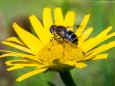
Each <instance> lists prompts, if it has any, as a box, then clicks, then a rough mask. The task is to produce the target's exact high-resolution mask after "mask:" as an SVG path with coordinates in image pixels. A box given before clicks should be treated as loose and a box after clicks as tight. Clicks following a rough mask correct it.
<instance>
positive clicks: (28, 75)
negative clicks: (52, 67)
mask: <svg viewBox="0 0 115 86" xmlns="http://www.w3.org/2000/svg"><path fill="white" fill-rule="evenodd" d="M46 70H47V68H42V69H39V70H33V71H31V72H28V73H26V74H23V75H22V76H20V77H19V78H18V79H16V81H19V82H20V81H22V80H24V79H26V78H29V77H31V76H33V75H36V74H39V73H41V72H44V71H46Z"/></svg>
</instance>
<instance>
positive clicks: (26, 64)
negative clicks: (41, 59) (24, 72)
mask: <svg viewBox="0 0 115 86" xmlns="http://www.w3.org/2000/svg"><path fill="white" fill-rule="evenodd" d="M5 64H6V65H7V66H22V67H36V66H38V64H37V63H34V62H31V61H28V60H10V61H6V62H5Z"/></svg>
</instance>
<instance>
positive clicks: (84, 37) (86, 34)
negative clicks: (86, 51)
mask: <svg viewBox="0 0 115 86" xmlns="http://www.w3.org/2000/svg"><path fill="white" fill-rule="evenodd" d="M92 31H93V28H92V27H90V28H88V29H87V30H86V31H85V32H84V33H83V34H82V35H81V36H80V38H79V41H78V44H82V43H83V42H84V40H85V39H87V38H88V37H89V35H90V34H91V33H92Z"/></svg>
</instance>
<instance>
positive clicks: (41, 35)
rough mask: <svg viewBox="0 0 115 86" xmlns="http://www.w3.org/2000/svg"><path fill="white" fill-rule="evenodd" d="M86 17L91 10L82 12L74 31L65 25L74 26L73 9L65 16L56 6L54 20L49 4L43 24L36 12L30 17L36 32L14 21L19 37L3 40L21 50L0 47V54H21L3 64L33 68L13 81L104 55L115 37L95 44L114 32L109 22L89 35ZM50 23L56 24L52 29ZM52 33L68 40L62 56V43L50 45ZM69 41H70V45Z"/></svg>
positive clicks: (83, 65) (113, 42)
mask: <svg viewBox="0 0 115 86" xmlns="http://www.w3.org/2000/svg"><path fill="white" fill-rule="evenodd" d="M89 18H90V14H87V15H85V16H84V18H83V20H82V22H81V23H80V25H81V26H80V27H79V28H78V29H77V30H76V31H75V32H73V28H72V27H70V28H69V30H67V29H68V28H67V29H66V27H68V26H74V21H75V19H76V18H75V13H74V12H73V11H68V12H67V14H66V16H65V17H63V14H62V11H61V9H60V8H55V9H54V21H55V22H53V19H52V14H51V8H45V9H44V11H43V24H42V23H41V22H40V20H39V19H38V18H37V17H36V16H35V15H32V16H30V17H29V19H30V22H31V24H32V26H33V29H34V31H35V33H36V34H37V36H34V35H33V34H32V33H30V32H27V31H26V30H24V29H23V28H21V27H20V26H19V25H18V24H17V23H14V24H13V28H14V30H15V31H16V33H17V35H18V36H19V37H10V38H7V39H6V40H5V41H3V42H2V43H3V44H5V45H8V46H11V47H14V48H16V49H19V50H22V51H24V52H18V51H13V50H0V52H4V53H5V54H3V55H0V58H3V57H9V56H10V57H11V56H15V57H17V56H18V57H20V59H19V58H18V59H15V60H8V61H6V62H5V63H6V65H7V66H9V68H8V69H7V70H8V71H12V70H17V69H22V68H34V69H33V70H32V71H30V72H27V73H25V74H23V75H21V76H20V77H19V78H18V79H16V81H22V80H24V79H26V78H29V77H31V76H33V75H36V74H39V73H41V72H45V71H47V70H54V71H60V72H63V71H66V70H70V69H72V68H84V67H86V66H87V64H86V63H85V62H86V61H89V60H91V61H92V60H99V59H106V58H107V57H108V54H107V53H104V51H106V50H108V49H110V48H113V47H115V41H111V42H109V43H107V44H103V45H101V46H98V45H99V44H100V43H102V42H103V41H105V40H107V39H109V38H111V37H114V36H115V32H113V33H109V32H110V30H111V29H112V26H109V27H108V28H107V29H105V30H104V31H102V32H101V33H100V34H99V35H97V36H96V37H91V38H89V36H90V34H91V33H92V31H93V28H92V27H89V28H86V25H87V23H88V21H89ZM52 25H54V26H52ZM52 27H53V28H54V27H55V28H54V29H52ZM49 28H50V30H49ZM60 29H61V30H60ZM54 34H55V35H58V36H60V38H61V39H66V40H68V41H69V42H68V41H67V42H65V43H64V45H65V51H64V53H65V54H64V56H63V54H62V53H63V43H62V42H60V41H59V40H57V41H56V42H55V43H54V44H53V46H52V43H53V41H51V42H50V40H51V38H52V37H54ZM65 35H66V36H65ZM72 35H73V37H72ZM69 37H70V38H69ZM74 38H75V39H74ZM70 42H71V43H72V44H73V45H71V46H70ZM75 44H76V45H75ZM50 46H52V47H51V49H50V52H49V50H48V49H49V47H50ZM97 46H98V47H97ZM83 52H85V53H87V54H86V56H84V54H83Z"/></svg>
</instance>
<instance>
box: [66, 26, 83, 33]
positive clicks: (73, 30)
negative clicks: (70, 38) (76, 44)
mask: <svg viewBox="0 0 115 86" xmlns="http://www.w3.org/2000/svg"><path fill="white" fill-rule="evenodd" d="M79 27H81V25H74V26H67V27H66V28H67V30H70V31H72V32H75V31H76V30H77V29H78V28H79Z"/></svg>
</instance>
